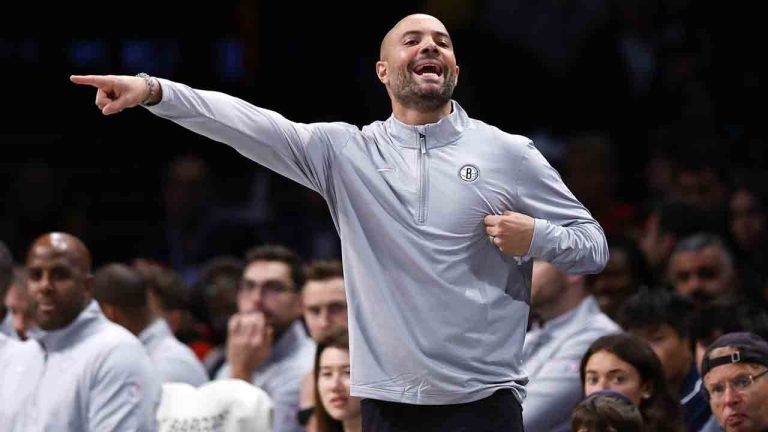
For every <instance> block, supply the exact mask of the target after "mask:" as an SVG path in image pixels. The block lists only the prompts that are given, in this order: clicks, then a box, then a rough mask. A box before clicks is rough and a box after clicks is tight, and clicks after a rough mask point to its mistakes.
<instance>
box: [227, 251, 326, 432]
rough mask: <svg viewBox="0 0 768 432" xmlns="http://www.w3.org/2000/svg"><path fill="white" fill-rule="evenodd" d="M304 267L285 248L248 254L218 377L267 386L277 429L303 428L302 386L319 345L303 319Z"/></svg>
mask: <svg viewBox="0 0 768 432" xmlns="http://www.w3.org/2000/svg"><path fill="white" fill-rule="evenodd" d="M304 279H305V276H304V267H303V263H302V262H301V259H300V258H299V256H298V255H297V254H296V253H295V252H293V251H291V250H290V249H288V248H286V247H283V246H276V245H265V246H260V247H257V248H255V249H253V250H251V251H250V252H249V253H248V254H247V256H246V266H245V270H244V271H243V276H242V279H241V280H240V286H239V287H238V291H237V311H238V312H237V313H236V314H235V315H233V316H232V318H231V319H230V320H229V329H228V334H227V363H226V364H225V365H224V366H223V367H222V368H221V369H220V370H219V373H218V374H217V375H216V378H218V379H224V378H239V379H242V380H245V381H248V382H251V383H253V384H254V385H256V386H258V387H260V388H261V389H263V390H264V391H265V392H267V394H269V396H270V397H271V398H272V402H273V403H274V430H275V431H276V432H283V431H288V432H291V431H302V430H303V429H302V428H301V426H300V425H299V423H298V420H297V417H296V415H297V412H298V406H299V388H300V386H301V379H302V377H303V376H304V374H306V373H307V371H309V370H310V369H312V362H313V360H314V354H315V345H314V343H313V342H312V340H311V339H310V338H309V336H307V333H306V331H305V330H304V327H303V326H302V324H301V321H299V317H300V316H301V300H300V292H299V290H300V288H301V287H302V286H303V285H304Z"/></svg>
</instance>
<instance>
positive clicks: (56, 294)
mask: <svg viewBox="0 0 768 432" xmlns="http://www.w3.org/2000/svg"><path fill="white" fill-rule="evenodd" d="M27 273H28V279H27V280H28V287H29V293H30V294H31V295H32V299H33V300H34V302H35V304H36V306H37V307H36V316H35V318H36V320H37V322H38V324H39V325H40V328H42V329H43V330H56V329H60V328H64V327H66V326H68V325H69V324H70V323H72V321H74V320H75V319H76V318H77V316H78V315H79V314H80V312H82V311H83V309H85V308H86V307H87V306H88V304H89V302H90V301H91V293H92V290H93V276H91V253H90V252H89V251H88V248H87V247H86V246H85V244H83V242H82V241H80V239H78V238H77V237H74V236H72V235H70V234H64V233H49V234H45V235H43V236H41V237H39V238H38V239H37V240H35V241H34V243H32V246H31V247H30V248H29V253H28V254H27Z"/></svg>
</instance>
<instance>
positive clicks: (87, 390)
mask: <svg viewBox="0 0 768 432" xmlns="http://www.w3.org/2000/svg"><path fill="white" fill-rule="evenodd" d="M27 272H28V278H29V290H30V294H31V295H32V297H33V299H34V300H35V302H36V304H37V308H36V316H35V318H36V321H37V322H38V325H39V326H40V329H41V330H42V331H41V332H40V334H38V335H35V341H34V342H26V343H23V345H24V346H25V347H33V348H34V349H24V350H20V351H19V352H18V353H16V355H15V356H14V357H13V359H12V365H10V366H7V367H8V369H13V372H14V373H13V375H12V380H11V381H10V382H9V381H7V380H4V381H3V387H6V388H5V389H4V392H3V394H5V392H6V391H11V392H13V393H14V395H13V397H14V401H12V402H11V403H12V404H13V403H16V401H20V402H19V403H18V406H19V409H18V410H16V411H14V412H4V413H3V417H4V418H0V424H1V425H3V428H5V429H6V430H14V431H43V430H44V431H52V430H55V431H72V432H82V431H131V432H135V431H154V430H155V429H156V427H155V420H154V414H155V408H156V407H157V404H158V403H159V401H160V381H159V379H158V377H157V375H156V374H155V371H154V369H153V367H152V364H151V362H150V359H149V357H148V356H147V354H146V352H145V351H144V347H142V346H141V343H139V341H138V340H137V339H136V338H135V337H134V336H133V335H132V334H131V333H129V332H128V331H127V330H125V329H124V328H122V327H120V326H118V325H116V324H114V323H112V322H110V321H109V320H108V319H106V318H105V317H104V315H103V314H102V313H101V310H100V309H99V305H98V304H97V303H96V301H95V300H93V298H92V294H91V293H92V291H93V276H92V275H91V254H90V252H89V251H88V248H87V247H86V246H85V245H84V244H83V243H82V242H81V241H80V240H79V239H78V238H76V237H74V236H71V235H69V234H63V233H49V234H46V235H44V236H42V237H39V238H38V239H37V240H35V241H34V242H33V244H32V246H31V247H30V249H29V253H28V255H27ZM6 404H8V401H0V406H5V405H6Z"/></svg>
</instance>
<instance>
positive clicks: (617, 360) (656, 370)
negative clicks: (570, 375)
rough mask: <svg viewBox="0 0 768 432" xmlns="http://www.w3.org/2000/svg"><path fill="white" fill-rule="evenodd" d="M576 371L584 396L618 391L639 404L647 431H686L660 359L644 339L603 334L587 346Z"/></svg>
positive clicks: (678, 405) (624, 335)
mask: <svg viewBox="0 0 768 432" xmlns="http://www.w3.org/2000/svg"><path fill="white" fill-rule="evenodd" d="M579 370H580V375H581V382H582V386H583V390H584V395H585V396H589V395H591V394H592V393H595V392H597V391H600V390H615V391H618V392H620V393H622V394H623V395H624V396H626V397H627V398H629V399H630V400H631V401H632V403H633V404H635V405H636V406H637V407H639V409H640V413H641V414H642V416H643V421H644V423H645V427H646V430H649V431H656V432H681V431H683V430H685V427H684V425H683V422H682V419H681V418H680V404H679V403H678V402H677V400H676V398H674V397H673V396H672V395H671V393H670V392H669V390H668V388H667V380H666V378H665V377H664V371H663V369H662V366H661V362H660V361H659V358H658V357H656V354H655V353H654V352H653V350H652V349H651V347H649V346H648V344H646V343H645V341H644V340H642V339H640V338H638V337H636V336H632V335H629V334H625V333H622V334H617V335H608V336H603V337H601V338H599V339H597V340H596V341H595V342H594V343H592V345H591V346H590V347H589V349H588V350H587V353H586V354H585V355H584V357H583V358H582V360H581V365H580V369H579Z"/></svg>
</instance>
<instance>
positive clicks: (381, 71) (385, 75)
mask: <svg viewBox="0 0 768 432" xmlns="http://www.w3.org/2000/svg"><path fill="white" fill-rule="evenodd" d="M387 66H389V65H388V64H387V62H385V61H384V60H379V61H377V62H376V76H377V77H379V81H381V82H382V83H384V84H386V83H387V81H388V80H389V69H388V67H387Z"/></svg>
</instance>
